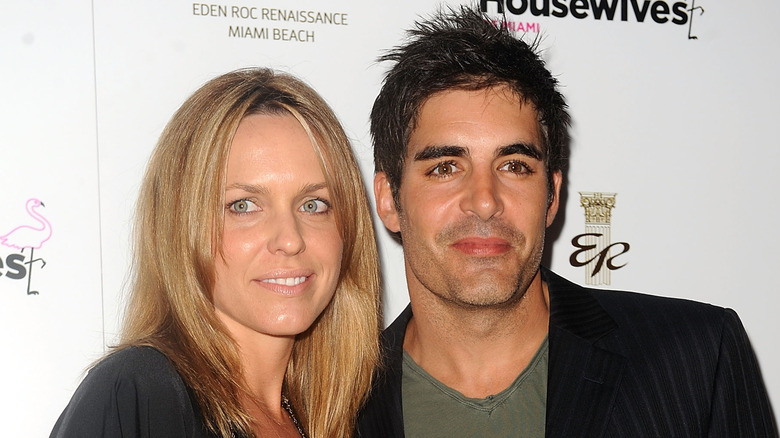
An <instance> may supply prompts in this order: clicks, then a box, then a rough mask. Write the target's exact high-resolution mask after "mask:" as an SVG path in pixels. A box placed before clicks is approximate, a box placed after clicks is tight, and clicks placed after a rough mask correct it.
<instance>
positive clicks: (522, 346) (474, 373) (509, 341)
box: [404, 273, 550, 398]
mask: <svg viewBox="0 0 780 438" xmlns="http://www.w3.org/2000/svg"><path fill="white" fill-rule="evenodd" d="M412 311H413V314H414V316H413V317H412V319H411V320H410V321H409V325H408V326H407V328H406V336H405V338H404V349H405V350H406V351H407V353H408V354H409V355H410V356H411V357H412V359H414V361H415V362H416V363H417V364H418V365H419V366H420V367H422V368H423V369H424V370H425V371H426V372H428V374H430V375H431V376H433V377H434V378H436V379H437V380H439V381H440V382H442V383H444V384H445V385H447V386H449V387H450V388H452V389H455V390H456V391H458V392H460V393H462V394H463V395H465V396H467V397H472V398H484V397H487V396H488V395H493V394H497V393H499V392H501V391H502V390H504V389H505V388H507V387H508V386H509V385H510V384H511V383H512V382H513V381H514V380H515V379H516V378H517V376H518V375H519V374H520V373H521V372H522V371H523V370H524V369H525V367H526V366H527V365H528V364H529V362H530V361H531V359H532V358H533V356H534V354H535V353H536V351H537V350H538V349H539V346H540V345H541V344H542V342H543V341H544V338H545V337H546V336H547V330H548V324H549V315H550V311H549V299H548V294H547V285H546V284H544V283H543V282H542V280H541V275H540V274H539V273H537V275H536V277H535V278H534V280H533V281H532V282H531V285H530V286H529V287H528V290H527V291H526V293H525V295H524V296H523V297H522V299H520V300H518V301H517V302H516V303H514V304H512V305H508V306H504V307H488V308H464V307H461V306H456V305H453V304H452V303H448V302H445V301H443V300H441V299H439V298H437V297H435V296H433V295H432V294H430V293H428V294H419V295H417V296H414V295H413V297H412Z"/></svg>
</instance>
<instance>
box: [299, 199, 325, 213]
mask: <svg viewBox="0 0 780 438" xmlns="http://www.w3.org/2000/svg"><path fill="white" fill-rule="evenodd" d="M328 210H330V203H329V202H327V201H325V200H324V199H309V200H308V201H306V202H304V203H303V205H301V211H303V212H305V213H325V212H327V211H328Z"/></svg>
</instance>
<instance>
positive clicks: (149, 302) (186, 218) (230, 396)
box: [120, 68, 380, 437]
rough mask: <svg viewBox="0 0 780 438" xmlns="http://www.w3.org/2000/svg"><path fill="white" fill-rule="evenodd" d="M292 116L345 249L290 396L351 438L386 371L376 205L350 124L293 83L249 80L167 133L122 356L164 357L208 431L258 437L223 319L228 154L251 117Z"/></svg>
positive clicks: (319, 430)
mask: <svg viewBox="0 0 780 438" xmlns="http://www.w3.org/2000/svg"><path fill="white" fill-rule="evenodd" d="M258 113H260V114H263V113H266V114H277V113H278V114H288V113H289V114H291V115H293V116H294V117H296V119H298V121H299V122H300V123H301V125H302V126H303V127H304V129H305V130H306V132H307V133H308V134H309V137H310V139H311V141H312V145H313V146H314V148H315V151H316V152H317V154H318V156H319V157H320V164H321V166H322V169H323V173H324V175H325V179H326V181H327V183H328V186H329V190H330V193H331V196H332V202H333V206H334V212H335V216H336V222H337V225H338V227H339V230H340V233H341V237H342V239H343V244H344V253H343V261H342V266H341V275H340V279H339V283H338V286H337V288H336V292H335V294H334V297H333V300H332V301H331V303H330V304H329V305H328V307H327V308H326V309H325V311H324V312H323V313H322V315H320V317H319V318H318V319H317V320H316V321H315V322H314V324H313V325H312V326H311V327H310V328H309V330H307V331H306V332H304V333H302V334H300V335H298V336H297V337H296V340H295V344H294V347H293V352H292V356H291V358H290V362H289V364H288V367H287V373H286V375H285V382H284V388H285V392H286V394H287V396H288V398H289V399H290V401H291V403H292V405H293V406H294V407H295V409H296V413H297V415H298V417H299V420H300V421H301V422H302V423H303V425H304V427H305V429H306V431H307V432H308V434H309V435H310V436H314V437H346V436H350V435H351V434H352V430H353V426H354V422H355V414H356V412H357V410H358V408H359V407H360V405H361V404H362V402H363V401H364V400H365V397H366V395H367V392H368V390H369V387H370V385H371V378H372V374H373V370H374V367H375V365H376V363H377V360H378V355H379V347H378V343H377V342H378V341H377V339H378V331H379V287H380V285H379V268H378V262H377V249H376V241H375V238H374V229H373V225H372V222H371V219H370V213H369V206H368V200H367V198H366V192H365V188H364V185H363V182H362V179H361V176H360V171H359V169H358V165H357V162H356V160H355V158H354V156H353V154H352V150H351V148H350V144H349V140H348V139H347V137H346V135H345V133H344V130H343V129H342V127H341V124H340V123H339V122H338V120H337V118H336V116H335V115H334V113H333V111H332V110H331V109H330V107H329V106H328V105H327V103H326V102H325V101H324V100H323V99H322V98H321V97H320V96H319V95H318V94H317V93H316V92H315V91H314V90H313V89H311V88H310V87H309V86H307V85H306V84H305V83H303V82H302V81H300V80H299V79H296V78H295V77H293V76H290V75H287V74H283V73H278V72H274V71H272V70H269V69H262V68H258V69H244V70H237V71H234V72H231V73H227V74H225V75H222V76H219V77H217V78H215V79H213V80H211V81H210V82H208V83H206V84H205V85H204V86H203V87H202V88H200V89H199V90H197V91H196V92H195V93H194V94H193V95H192V96H191V97H190V98H189V99H187V101H186V102H184V104H183V105H182V106H181V108H179V110H178V111H177V112H176V114H174V116H173V118H172V119H171V121H170V122H169V123H168V125H167V126H166V128H165V130H164V131H163V133H162V135H161V137H160V140H159V142H158V144H157V147H156V149H155V150H154V153H153V154H152V157H151V160H150V162H149V165H148V168H147V171H146V175H145V176H144V180H143V184H142V187H141V193H140V196H139V200H138V206H137V213H136V214H137V217H136V224H135V227H136V228H135V236H136V241H135V248H134V250H135V251H134V278H133V280H134V283H133V285H132V290H131V294H130V298H129V302H128V310H127V314H126V318H125V322H124V327H123V332H122V340H121V344H120V348H121V347H125V346H130V345H149V346H153V347H155V348H157V349H159V350H160V351H162V352H163V353H164V354H165V355H166V356H167V357H168V358H169V359H170V360H171V361H172V362H173V363H174V365H175V367H176V369H177V371H178V372H179V374H181V376H182V378H183V380H184V382H185V383H186V384H187V385H188V386H189V387H190V388H191V390H192V392H193V394H194V395H195V398H196V400H197V402H198V405H199V407H200V409H201V412H202V414H203V418H204V421H205V424H206V426H207V427H208V429H209V430H211V431H212V432H213V433H216V434H218V435H221V436H230V435H231V434H243V435H246V436H252V433H251V430H252V418H251V417H250V415H249V414H248V411H247V410H246V409H245V408H244V407H242V405H241V403H240V400H241V399H242V397H243V396H245V395H246V393H245V392H244V391H245V389H244V387H245V385H244V381H243V377H242V376H243V374H242V368H241V363H240V360H239V354H238V347H237V345H236V344H235V342H234V341H233V339H232V338H231V337H230V335H229V333H228V331H227V330H226V329H225V327H224V326H223V325H222V324H221V322H220V321H219V319H218V318H217V316H216V315H215V312H214V305H213V300H212V288H213V284H214V275H215V274H214V272H215V271H214V269H215V262H214V260H215V257H217V256H219V253H220V251H221V230H222V224H223V214H224V205H225V199H224V185H225V173H226V167H227V164H226V163H227V158H228V154H229V152H230V145H231V143H232V140H233V136H234V134H235V132H236V129H237V127H238V124H239V123H240V122H241V120H242V119H243V118H244V117H245V116H247V115H250V114H258Z"/></svg>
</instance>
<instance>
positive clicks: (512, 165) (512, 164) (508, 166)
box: [499, 161, 531, 173]
mask: <svg viewBox="0 0 780 438" xmlns="http://www.w3.org/2000/svg"><path fill="white" fill-rule="evenodd" d="M499 169H500V170H506V171H508V172H512V173H529V172H530V171H531V170H530V169H529V168H528V166H527V165H526V164H525V163H523V162H522V161H509V162H507V163H505V164H504V165H503V166H501V167H500V168H499Z"/></svg>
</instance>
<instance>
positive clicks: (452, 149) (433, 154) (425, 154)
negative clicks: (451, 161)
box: [414, 146, 468, 161]
mask: <svg viewBox="0 0 780 438" xmlns="http://www.w3.org/2000/svg"><path fill="white" fill-rule="evenodd" d="M467 155H468V150H466V148H464V147H461V146H428V147H426V148H424V149H423V150H421V151H420V152H417V153H416V154H414V161H424V160H432V159H436V158H441V157H465V156H467Z"/></svg>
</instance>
